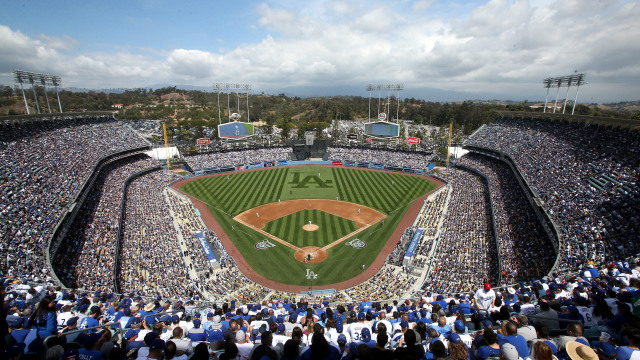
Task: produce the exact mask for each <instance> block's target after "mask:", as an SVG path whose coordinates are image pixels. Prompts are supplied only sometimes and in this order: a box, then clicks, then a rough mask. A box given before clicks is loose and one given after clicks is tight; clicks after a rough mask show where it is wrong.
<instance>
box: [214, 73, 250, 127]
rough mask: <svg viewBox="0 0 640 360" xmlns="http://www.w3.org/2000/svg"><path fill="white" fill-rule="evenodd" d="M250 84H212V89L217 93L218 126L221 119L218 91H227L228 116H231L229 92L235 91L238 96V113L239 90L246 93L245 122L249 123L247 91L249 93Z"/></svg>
mask: <svg viewBox="0 0 640 360" xmlns="http://www.w3.org/2000/svg"><path fill="white" fill-rule="evenodd" d="M251 88H252V86H251V84H238V83H217V82H216V83H213V89H214V90H215V91H216V92H217V93H218V125H220V124H221V123H222V118H221V115H220V91H221V90H225V91H227V111H228V112H229V116H231V105H230V99H229V96H230V92H231V91H232V90H236V91H237V94H238V113H240V90H244V91H245V92H246V93H247V121H250V117H249V116H250V112H249V91H251Z"/></svg>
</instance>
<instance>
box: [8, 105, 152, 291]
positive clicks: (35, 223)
mask: <svg viewBox="0 0 640 360" xmlns="http://www.w3.org/2000/svg"><path fill="white" fill-rule="evenodd" d="M146 145H148V143H147V142H145V141H144V140H143V139H141V138H140V137H139V136H137V135H136V134H135V132H133V131H132V130H131V129H130V128H129V127H126V126H125V127H123V126H122V125H121V124H119V123H117V122H116V121H115V120H114V119H113V118H106V117H100V118H95V117H90V116H87V117H82V118H80V117H78V118H73V119H60V120H56V121H45V122H34V123H30V124H23V125H11V126H4V127H3V128H2V131H0V169H1V170H2V172H1V174H0V194H2V196H1V197H0V238H2V239H4V240H5V241H2V242H1V243H0V258H2V259H3V261H1V262H0V273H2V274H5V275H11V276H20V277H23V278H29V279H40V278H44V277H46V276H47V274H48V273H49V272H50V269H47V266H46V265H45V264H44V253H43V250H44V247H45V245H46V241H47V240H48V238H49V237H50V236H51V234H52V230H53V228H54V226H55V225H56V223H57V222H58V220H59V219H60V217H61V215H62V214H63V212H64V211H66V208H67V206H69V205H70V203H71V201H72V200H73V199H74V198H75V196H76V195H77V193H78V191H79V189H80V187H81V186H82V184H83V183H84V181H85V180H86V179H87V178H88V177H89V175H90V174H91V173H92V170H93V167H94V166H95V165H96V164H97V163H98V161H99V160H100V159H101V158H102V157H104V156H106V155H108V154H111V153H114V152H117V151H122V150H126V149H129V148H137V147H141V146H146ZM5 259H6V261H4V260H5Z"/></svg>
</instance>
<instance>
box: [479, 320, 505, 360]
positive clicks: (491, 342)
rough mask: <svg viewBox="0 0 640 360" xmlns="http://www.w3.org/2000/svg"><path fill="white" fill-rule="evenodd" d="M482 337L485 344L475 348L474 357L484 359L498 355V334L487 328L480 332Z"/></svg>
mask: <svg viewBox="0 0 640 360" xmlns="http://www.w3.org/2000/svg"><path fill="white" fill-rule="evenodd" d="M482 337H483V339H484V341H485V342H486V344H487V345H484V346H480V347H479V348H478V350H476V352H475V355H476V359H479V360H484V359H486V358H488V357H491V356H500V345H498V336H497V335H496V333H495V332H493V329H491V328H487V329H485V330H484V332H483V333H482Z"/></svg>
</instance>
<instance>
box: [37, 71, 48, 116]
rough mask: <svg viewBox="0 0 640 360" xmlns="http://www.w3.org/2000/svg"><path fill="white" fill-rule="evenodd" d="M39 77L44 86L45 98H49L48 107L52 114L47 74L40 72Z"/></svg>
mask: <svg viewBox="0 0 640 360" xmlns="http://www.w3.org/2000/svg"><path fill="white" fill-rule="evenodd" d="M38 79H40V83H41V84H42V87H43V88H44V98H45V99H47V108H48V109H49V114H51V105H50V104H49V95H47V75H45V74H40V75H39V76H38Z"/></svg>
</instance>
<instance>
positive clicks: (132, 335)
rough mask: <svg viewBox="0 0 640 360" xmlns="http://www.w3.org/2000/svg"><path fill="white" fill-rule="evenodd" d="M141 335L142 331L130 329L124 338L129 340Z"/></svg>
mask: <svg viewBox="0 0 640 360" xmlns="http://www.w3.org/2000/svg"><path fill="white" fill-rule="evenodd" d="M139 333H140V329H129V330H127V332H126V333H125V334H124V338H125V339H127V340H129V339H131V338H132V337H134V336H136V335H138V334H139Z"/></svg>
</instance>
